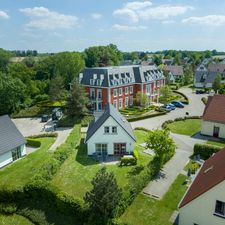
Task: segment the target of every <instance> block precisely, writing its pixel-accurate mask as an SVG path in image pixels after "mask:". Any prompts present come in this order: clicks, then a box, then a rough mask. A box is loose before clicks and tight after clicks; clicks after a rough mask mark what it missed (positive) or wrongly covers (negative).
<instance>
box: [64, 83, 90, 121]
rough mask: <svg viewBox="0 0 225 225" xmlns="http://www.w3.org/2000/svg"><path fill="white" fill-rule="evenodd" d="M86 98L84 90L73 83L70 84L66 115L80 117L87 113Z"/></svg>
mask: <svg viewBox="0 0 225 225" xmlns="http://www.w3.org/2000/svg"><path fill="white" fill-rule="evenodd" d="M87 104H88V98H87V96H86V93H85V90H84V88H83V87H82V86H81V85H80V84H79V83H78V82H77V81H74V82H73V83H72V84H71V90H70V92H69V97H68V100H67V113H68V115H69V116H72V117H79V116H82V115H83V114H84V113H85V112H87Z"/></svg>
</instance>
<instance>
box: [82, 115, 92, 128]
mask: <svg viewBox="0 0 225 225" xmlns="http://www.w3.org/2000/svg"><path fill="white" fill-rule="evenodd" d="M93 119H94V117H93V116H84V118H83V119H82V120H81V126H82V127H87V126H88V124H89V123H90V122H91V121H92V120H93Z"/></svg>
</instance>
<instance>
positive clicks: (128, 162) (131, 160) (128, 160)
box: [120, 157, 137, 166]
mask: <svg viewBox="0 0 225 225" xmlns="http://www.w3.org/2000/svg"><path fill="white" fill-rule="evenodd" d="M136 164H137V159H136V158H135V157H122V158H121V161H120V166H132V165H136Z"/></svg>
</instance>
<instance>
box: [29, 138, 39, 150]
mask: <svg viewBox="0 0 225 225" xmlns="http://www.w3.org/2000/svg"><path fill="white" fill-rule="evenodd" d="M26 140H27V146H29V147H34V148H39V147H40V146H41V142H40V141H39V140H35V139H31V138H26Z"/></svg>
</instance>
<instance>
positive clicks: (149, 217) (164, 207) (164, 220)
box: [121, 175, 187, 225]
mask: <svg viewBox="0 0 225 225" xmlns="http://www.w3.org/2000/svg"><path fill="white" fill-rule="evenodd" d="M185 180H186V176H184V175H179V176H178V177H177V179H176V180H175V182H174V183H173V184H172V186H171V187H170V189H169V191H168V192H167V193H166V195H165V196H164V197H163V199H162V200H160V201H158V200H154V199H152V198H150V197H148V196H145V195H143V194H139V195H138V196H137V198H136V199H135V200H134V202H133V204H132V205H131V206H129V207H128V209H127V210H126V212H125V213H124V214H123V215H122V217H121V220H122V221H123V222H124V223H127V224H129V225H137V224H138V225H172V224H171V223H170V222H169V219H170V217H171V215H172V213H173V212H174V210H176V209H177V206H178V204H179V202H180V200H181V198H182V197H183V195H184V193H185V191H186V189H187V187H186V185H185V184H184V182H185Z"/></svg>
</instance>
